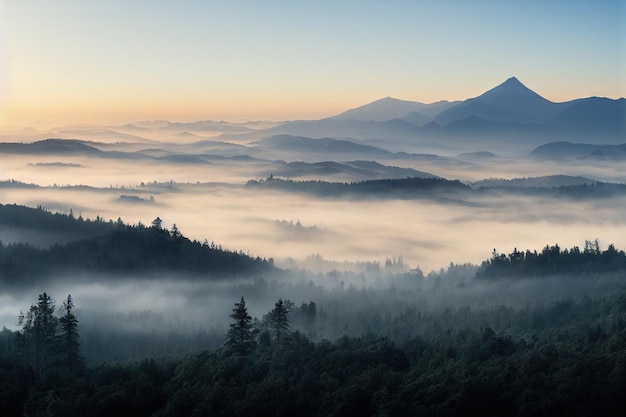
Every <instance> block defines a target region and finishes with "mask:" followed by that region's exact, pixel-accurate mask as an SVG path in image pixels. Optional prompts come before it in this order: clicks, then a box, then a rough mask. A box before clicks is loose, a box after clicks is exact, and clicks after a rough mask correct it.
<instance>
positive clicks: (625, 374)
mask: <svg viewBox="0 0 626 417" xmlns="http://www.w3.org/2000/svg"><path fill="white" fill-rule="evenodd" d="M68 299H70V297H69V296H68ZM625 300H626V298H625V296H624V293H623V292H621V293H620V294H613V295H609V296H602V297H598V298H588V299H586V300H583V301H582V302H581V304H574V305H568V304H567V303H565V304H563V303H557V304H554V305H552V306H550V307H549V309H551V313H550V315H551V316H554V317H558V319H557V320H556V321H555V322H554V323H553V324H552V325H550V326H548V327H546V328H545V330H543V331H541V332H538V333H535V334H533V335H531V336H528V337H520V336H514V335H512V334H510V333H507V332H504V331H496V330H494V329H493V328H492V327H491V326H490V325H489V324H487V323H486V324H484V325H483V326H481V328H480V329H470V328H458V329H457V330H454V331H451V332H447V336H446V337H443V338H442V337H438V338H432V339H431V338H424V337H420V336H414V337H406V338H404V339H403V340H402V341H401V342H392V341H391V340H390V339H388V338H385V337H380V336H376V335H374V334H364V335H362V336H360V337H347V336H343V337H340V338H338V339H337V340H335V341H333V342H331V341H328V340H321V341H318V342H312V341H311V340H310V339H309V338H308V337H307V336H306V335H304V334H303V333H302V332H301V331H300V330H299V329H293V328H292V326H291V320H292V318H293V315H294V313H295V312H296V311H298V312H299V313H298V314H310V313H311V312H314V311H315V304H312V303H309V304H307V303H303V305H302V306H301V307H295V306H294V305H293V304H292V303H291V302H289V301H288V300H283V299H279V300H278V302H276V303H275V305H274V308H273V309H272V310H271V311H270V312H268V314H267V315H265V316H264V317H263V318H262V320H255V319H254V318H252V317H251V316H250V314H249V313H248V310H247V307H246V302H245V299H244V298H243V297H242V298H241V299H240V300H239V301H238V302H235V303H234V308H233V310H232V314H231V316H230V317H231V319H232V322H231V325H230V327H229V330H228V332H227V334H226V337H225V342H224V346H223V347H222V348H220V349H217V350H215V351H212V352H208V351H205V352H202V353H199V354H194V355H188V356H185V357H178V358H172V359H170V360H166V361H163V362H160V363H159V362H156V361H155V360H153V359H146V360H143V361H140V362H135V363H131V364H104V365H100V366H98V367H95V368H91V369H86V368H84V367H81V366H79V364H77V365H76V366H74V367H70V365H69V364H70V361H69V360H67V361H63V360H60V361H57V363H58V365H56V366H53V365H52V363H53V361H51V360H48V361H47V362H46V363H47V365H45V367H44V366H43V363H44V362H45V361H44V359H43V358H44V356H45V355H47V356H45V357H47V358H50V357H51V356H50V352H52V350H50V351H46V352H44V351H43V350H40V352H39V353H40V354H41V355H42V356H41V359H40V368H39V369H38V370H37V369H36V365H35V362H34V361H35V357H34V356H33V357H32V358H31V359H30V361H26V360H16V359H13V360H10V359H9V358H8V357H7V354H6V352H5V351H2V350H0V352H1V353H2V355H0V388H1V389H0V413H1V414H2V415H3V416H13V415H16V416H17V415H30V416H49V415H59V414H62V415H64V416H66V417H71V416H84V415H90V416H110V415H119V416H126V415H128V416H192V415H217V416H232V415H250V416H281V415H301V416H353V415H363V416H366V415H387V416H406V415H424V416H455V415H487V416H548V415H550V416H553V415H569V416H586V415H603V416H621V415H623V413H624V411H626V404H625V400H624V396H623V393H624V392H625V390H626V309H625V306H626V303H625ZM66 301H68V300H66ZM53 304H54V303H51V300H50V299H49V296H47V295H46V294H41V295H40V296H39V300H38V302H37V304H35V305H34V306H35V307H36V313H35V312H34V313H33V315H32V317H33V319H32V321H31V322H32V324H30V325H27V326H26V327H23V328H22V329H21V330H20V331H19V332H18V333H24V334H26V333H27V332H31V331H32V332H33V333H31V342H32V343H36V339H35V336H36V333H34V332H35V331H38V332H40V334H41V336H40V337H41V340H44V339H45V337H47V336H45V335H49V334H51V333H49V332H47V331H45V330H44V329H46V328H48V327H47V326H54V324H51V323H55V319H54V318H53V317H54V315H50V313H51V311H52V312H53V311H54V308H53V307H52V306H53ZM68 304H71V303H68ZM577 309H579V310H582V311H581V312H579V314H571V313H573V312H574V311H575V310H577ZM605 310H606V311H609V310H610V311H612V312H613V313H612V315H611V317H610V320H609V325H607V326H605V325H600V324H599V323H603V322H604V321H605V320H606V319H607V317H606V313H604V311H605ZM62 311H63V314H62V315H61V316H60V317H57V318H56V322H57V323H59V326H60V327H61V329H62V328H63V325H61V320H62V319H63V317H64V316H66V315H68V314H69V312H68V310H67V309H62ZM69 311H70V312H71V309H70V310H69ZM567 312H569V313H567ZM563 313H566V314H565V315H564V314H563ZM510 314H512V315H513V316H514V315H515V314H516V313H515V312H510ZM24 316H25V317H26V316H27V314H26V315H24ZM598 320H599V321H598ZM35 322H36V323H37V324H35ZM66 323H69V322H68V321H66ZM33 326H34V327H33ZM31 328H32V329H33V330H28V331H27V330H26V329H31ZM34 329H39V330H34ZM57 330H58V331H57V333H56V336H58V337H59V340H61V339H63V340H70V338H68V337H67V332H64V331H63V330H59V329H57ZM4 332H6V330H5V331H4ZM2 340H3V344H2V346H6V341H5V340H4V339H2ZM60 343H61V345H62V346H68V344H67V343H65V344H64V343H63V342H60ZM42 346H43V345H42ZM31 355H34V350H31ZM69 357H70V356H69V354H66V355H65V356H63V358H65V359H67V358H69ZM74 357H75V356H74Z"/></svg>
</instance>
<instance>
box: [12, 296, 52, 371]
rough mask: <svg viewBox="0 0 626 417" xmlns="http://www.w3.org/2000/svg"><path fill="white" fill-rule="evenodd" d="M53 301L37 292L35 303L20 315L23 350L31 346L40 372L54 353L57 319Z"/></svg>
mask: <svg viewBox="0 0 626 417" xmlns="http://www.w3.org/2000/svg"><path fill="white" fill-rule="evenodd" d="M54 309H55V305H54V301H53V300H52V298H51V297H50V296H49V295H48V294H46V293H45V292H44V293H43V294H39V299H38V302H37V304H36V305H32V306H31V307H30V310H29V311H28V313H27V314H26V315H25V316H24V315H20V319H19V324H20V325H21V326H22V334H23V336H24V344H25V351H26V352H28V347H29V346H32V348H33V349H32V350H33V356H34V364H35V369H36V370H37V371H38V372H42V371H43V370H44V369H46V368H47V367H48V365H49V364H50V363H51V361H52V358H53V353H54V336H55V334H56V331H57V327H58V320H57V318H56V317H54Z"/></svg>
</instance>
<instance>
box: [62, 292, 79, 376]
mask: <svg viewBox="0 0 626 417" xmlns="http://www.w3.org/2000/svg"><path fill="white" fill-rule="evenodd" d="M73 309H74V300H73V299H72V296H71V295H68V296H67V299H65V300H64V301H63V306H62V307H61V310H64V311H65V314H64V315H63V316H62V317H61V318H60V319H59V323H60V325H61V345H62V346H63V363H64V365H65V366H66V367H67V371H68V372H69V373H70V374H71V373H73V372H76V371H77V370H78V369H80V368H81V367H82V366H83V363H84V361H83V358H82V357H81V356H80V352H79V349H80V342H79V340H78V337H79V336H78V320H77V319H76V316H75V315H74V313H73V312H72V310H73Z"/></svg>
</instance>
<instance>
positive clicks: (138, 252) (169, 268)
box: [0, 206, 277, 285]
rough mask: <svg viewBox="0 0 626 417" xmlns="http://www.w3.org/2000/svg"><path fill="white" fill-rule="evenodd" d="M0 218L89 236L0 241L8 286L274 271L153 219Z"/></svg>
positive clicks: (32, 212) (3, 210) (1, 274)
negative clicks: (51, 279) (77, 276)
mask: <svg viewBox="0 0 626 417" xmlns="http://www.w3.org/2000/svg"><path fill="white" fill-rule="evenodd" d="M5 214H7V215H6V216H5ZM0 218H1V219H2V221H1V222H0V226H6V225H11V226H13V227H18V226H19V227H20V228H23V229H30V230H33V229H35V230H55V229H56V228H59V230H60V229H61V228H63V229H64V230H65V232H67V231H80V232H82V234H85V235H89V234H90V235H92V236H91V237H88V238H83V239H80V240H75V241H72V242H69V243H65V244H55V245H52V246H51V247H49V248H39V247H36V246H34V245H32V244H28V243H10V244H3V243H1V242H0V282H2V283H3V284H8V285H19V284H28V283H31V282H33V281H34V280H39V279H44V278H45V277H48V276H51V275H53V274H63V273H67V272H81V273H82V272H86V273H91V272H101V273H115V274H123V273H133V276H136V277H140V276H142V275H144V274H145V275H151V276H155V275H157V276H158V275H165V274H171V273H176V274H187V275H198V276H201V277H208V278H219V277H221V276H225V275H227V276H233V275H237V276H239V275H245V274H251V273H262V272H271V271H277V269H276V268H275V267H274V266H273V261H272V260H271V259H269V260H266V259H261V258H258V257H257V258H253V257H250V256H248V255H245V254H244V253H243V252H234V251H228V250H224V249H222V248H221V246H219V245H215V244H214V243H211V244H209V243H208V242H207V241H205V242H204V243H200V242H198V241H191V240H189V239H188V238H186V237H185V236H183V235H182V234H181V233H180V232H179V231H178V230H177V229H176V227H175V226H174V227H173V228H172V230H171V231H169V230H167V229H164V228H162V226H161V220H160V219H159V218H157V219H155V220H154V221H153V222H152V224H151V226H149V227H147V226H144V225H142V224H141V223H140V224H139V225H136V226H131V225H126V224H124V223H123V222H122V221H121V220H118V221H117V222H112V221H109V222H105V221H103V220H102V219H100V218H98V219H97V220H95V221H90V220H83V219H82V218H78V219H76V218H74V217H73V216H72V215H63V214H52V213H48V212H46V211H45V210H43V209H41V208H40V209H30V208H27V207H21V206H0ZM0 230H1V229H0ZM1 236H2V234H1V233H0V238H1ZM68 278H69V276H68Z"/></svg>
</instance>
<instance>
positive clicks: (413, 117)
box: [401, 111, 433, 126]
mask: <svg viewBox="0 0 626 417" xmlns="http://www.w3.org/2000/svg"><path fill="white" fill-rule="evenodd" d="M401 120H404V121H405V122H409V123H413V124H414V125H417V126H425V125H427V124H428V123H431V122H433V119H432V118H431V117H428V116H426V115H425V114H424V113H420V112H418V111H412V112H411V113H409V114H407V115H406V116H404V117H402V118H401Z"/></svg>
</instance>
